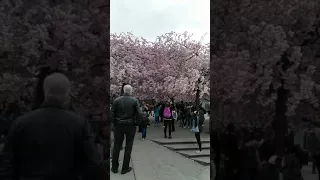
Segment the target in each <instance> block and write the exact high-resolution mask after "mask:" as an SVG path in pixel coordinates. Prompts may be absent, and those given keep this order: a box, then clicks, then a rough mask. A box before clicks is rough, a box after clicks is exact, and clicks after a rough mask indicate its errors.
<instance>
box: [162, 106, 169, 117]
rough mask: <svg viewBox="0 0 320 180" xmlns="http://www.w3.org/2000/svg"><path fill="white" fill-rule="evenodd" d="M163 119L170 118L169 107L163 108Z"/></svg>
mask: <svg viewBox="0 0 320 180" xmlns="http://www.w3.org/2000/svg"><path fill="white" fill-rule="evenodd" d="M163 117H165V118H170V117H171V111H170V108H169V107H165V108H164V110H163Z"/></svg>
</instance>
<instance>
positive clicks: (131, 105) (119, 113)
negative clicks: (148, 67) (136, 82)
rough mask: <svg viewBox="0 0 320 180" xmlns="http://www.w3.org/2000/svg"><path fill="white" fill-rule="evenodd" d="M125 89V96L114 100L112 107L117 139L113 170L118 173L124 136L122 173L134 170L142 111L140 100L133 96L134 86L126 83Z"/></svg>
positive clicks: (115, 141) (115, 137)
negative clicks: (134, 152) (131, 163)
mask: <svg viewBox="0 0 320 180" xmlns="http://www.w3.org/2000/svg"><path fill="white" fill-rule="evenodd" d="M123 91H124V94H123V96H120V97H118V98H117V99H115V100H114V101H113V104H112V109H111V113H112V122H113V124H114V139H115V140H114V149H113V155H112V168H111V171H112V172H113V173H118V168H119V154H120V148H121V146H122V144H123V140H124V136H126V147H125V152H124V158H123V165H122V171H121V174H126V173H128V172H130V171H131V170H132V167H129V163H130V158H131V151H132V146H133V141H134V136H135V133H136V126H137V125H139V124H140V122H139V121H141V118H142V116H141V115H142V112H141V109H140V105H139V102H138V100H137V99H136V98H134V97H132V87H131V86H130V85H125V86H124V87H123Z"/></svg>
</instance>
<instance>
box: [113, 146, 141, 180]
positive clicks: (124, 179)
mask: <svg viewBox="0 0 320 180" xmlns="http://www.w3.org/2000/svg"><path fill="white" fill-rule="evenodd" d="M123 154H124V150H121V151H120V156H119V160H120V165H119V172H118V173H117V174H114V173H112V172H111V171H110V179H112V180H135V177H134V173H133V171H131V172H129V173H127V174H121V168H122V163H123ZM130 166H131V167H132V162H131V163H130ZM111 167H112V164H111V162H110V168H111Z"/></svg>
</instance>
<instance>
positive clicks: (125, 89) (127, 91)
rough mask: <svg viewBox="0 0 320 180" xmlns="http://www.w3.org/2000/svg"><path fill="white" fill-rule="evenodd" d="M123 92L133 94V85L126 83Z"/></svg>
mask: <svg viewBox="0 0 320 180" xmlns="http://www.w3.org/2000/svg"><path fill="white" fill-rule="evenodd" d="M123 93H124V94H125V95H129V96H131V95H132V86H130V85H129V84H127V85H125V86H124V87H123Z"/></svg>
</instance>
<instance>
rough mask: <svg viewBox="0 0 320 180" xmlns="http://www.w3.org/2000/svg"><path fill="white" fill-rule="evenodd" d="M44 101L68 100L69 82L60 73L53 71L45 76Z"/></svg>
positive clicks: (62, 101) (64, 102)
mask: <svg viewBox="0 0 320 180" xmlns="http://www.w3.org/2000/svg"><path fill="white" fill-rule="evenodd" d="M43 90H44V96H45V101H48V100H49V101H50V100H56V101H59V102H61V103H63V104H67V103H68V102H69V95H70V91H71V83H70V81H69V79H68V78H67V77H66V76H65V75H63V74H61V73H53V74H51V75H49V76H48V77H46V78H45V80H44V82H43Z"/></svg>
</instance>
